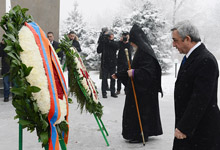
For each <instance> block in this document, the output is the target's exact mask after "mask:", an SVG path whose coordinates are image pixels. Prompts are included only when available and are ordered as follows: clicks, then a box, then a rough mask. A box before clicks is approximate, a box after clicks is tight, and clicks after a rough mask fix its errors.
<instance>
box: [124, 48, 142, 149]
mask: <svg viewBox="0 0 220 150" xmlns="http://www.w3.org/2000/svg"><path fill="white" fill-rule="evenodd" d="M125 54H126V56H127V61H128V68H129V70H130V69H131V64H130V59H129V55H128V49H127V48H126V49H125ZM131 84H132V88H133V93H134V100H135V104H136V108H137V114H138V120H139V125H140V129H141V135H142V140H143V145H144V146H145V139H144V132H143V128H142V123H141V117H140V113H139V107H138V102H137V96H136V92H135V88H134V81H133V78H132V77H131Z"/></svg>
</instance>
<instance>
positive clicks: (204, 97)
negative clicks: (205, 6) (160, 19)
mask: <svg viewBox="0 0 220 150" xmlns="http://www.w3.org/2000/svg"><path fill="white" fill-rule="evenodd" d="M171 31H172V38H173V46H174V47H176V48H177V49H178V51H179V52H180V53H182V54H185V56H184V59H183V61H182V64H181V66H180V69H179V73H178V76H177V80H176V83H175V91H174V101H175V139H174V143H173V150H220V111H219V108H218V104H217V87H218V76H219V70H218V64H217V61H216V59H215V57H214V56H213V55H212V54H211V53H210V52H209V51H208V50H207V48H206V47H205V45H204V44H203V43H201V42H200V41H201V40H200V36H199V32H198V30H197V28H196V27H195V26H194V25H192V24H191V23H190V22H189V21H182V22H180V23H177V24H176V25H175V26H174V27H173V28H172V29H171Z"/></svg>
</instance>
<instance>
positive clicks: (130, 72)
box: [127, 69, 133, 78]
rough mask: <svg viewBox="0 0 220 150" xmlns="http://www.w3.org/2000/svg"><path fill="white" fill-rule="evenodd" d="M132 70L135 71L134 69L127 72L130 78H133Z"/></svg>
mask: <svg viewBox="0 0 220 150" xmlns="http://www.w3.org/2000/svg"><path fill="white" fill-rule="evenodd" d="M132 70H133V69H130V70H128V71H127V72H128V76H129V77H130V78H131V77H133V73H132Z"/></svg>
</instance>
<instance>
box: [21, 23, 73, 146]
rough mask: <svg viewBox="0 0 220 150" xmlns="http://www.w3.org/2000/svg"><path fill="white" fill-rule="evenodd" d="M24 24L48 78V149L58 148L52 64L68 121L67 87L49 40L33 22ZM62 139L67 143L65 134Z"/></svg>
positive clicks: (57, 110) (57, 101) (57, 109)
mask: <svg viewBox="0 0 220 150" xmlns="http://www.w3.org/2000/svg"><path fill="white" fill-rule="evenodd" d="M25 25H26V26H27V27H28V28H29V29H30V30H31V32H32V33H33V35H34V38H35V41H36V44H37V46H38V48H39V52H40V55H41V57H42V60H43V66H44V69H45V73H46V76H47V80H48V89H49V93H50V105H51V107H50V111H49V114H48V121H49V124H50V138H49V150H59V137H58V134H57V131H56V127H55V122H56V121H57V120H58V119H59V118H60V114H61V112H60V104H59V99H58V94H57V89H56V83H55V79H54V70H53V66H54V67H55V71H57V74H58V76H59V79H60V83H61V85H62V88H63V91H64V95H65V98H66V104H67V116H66V120H67V121H68V112H69V111H68V97H67V87H66V82H65V78H64V75H63V72H62V70H61V67H60V65H59V63H58V61H57V58H56V57H55V56H54V55H55V54H54V51H53V49H52V47H51V45H50V43H49V40H48V39H47V37H46V36H45V33H44V32H43V30H42V29H41V28H40V27H39V26H38V25H37V24H36V23H34V22H30V23H25ZM64 140H65V143H66V144H67V140H68V135H65V137H64Z"/></svg>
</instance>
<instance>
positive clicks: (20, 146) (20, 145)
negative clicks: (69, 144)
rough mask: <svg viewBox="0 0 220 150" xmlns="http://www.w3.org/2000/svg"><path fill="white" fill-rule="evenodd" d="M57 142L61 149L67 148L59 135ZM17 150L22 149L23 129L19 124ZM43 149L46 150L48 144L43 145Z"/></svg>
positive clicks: (65, 149)
mask: <svg viewBox="0 0 220 150" xmlns="http://www.w3.org/2000/svg"><path fill="white" fill-rule="evenodd" d="M59 143H60V147H61V149H62V150H67V148H66V144H65V142H64V140H63V137H59ZM19 150H23V129H22V125H20V124H19ZM45 150H48V144H47V145H46V146H45Z"/></svg>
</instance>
